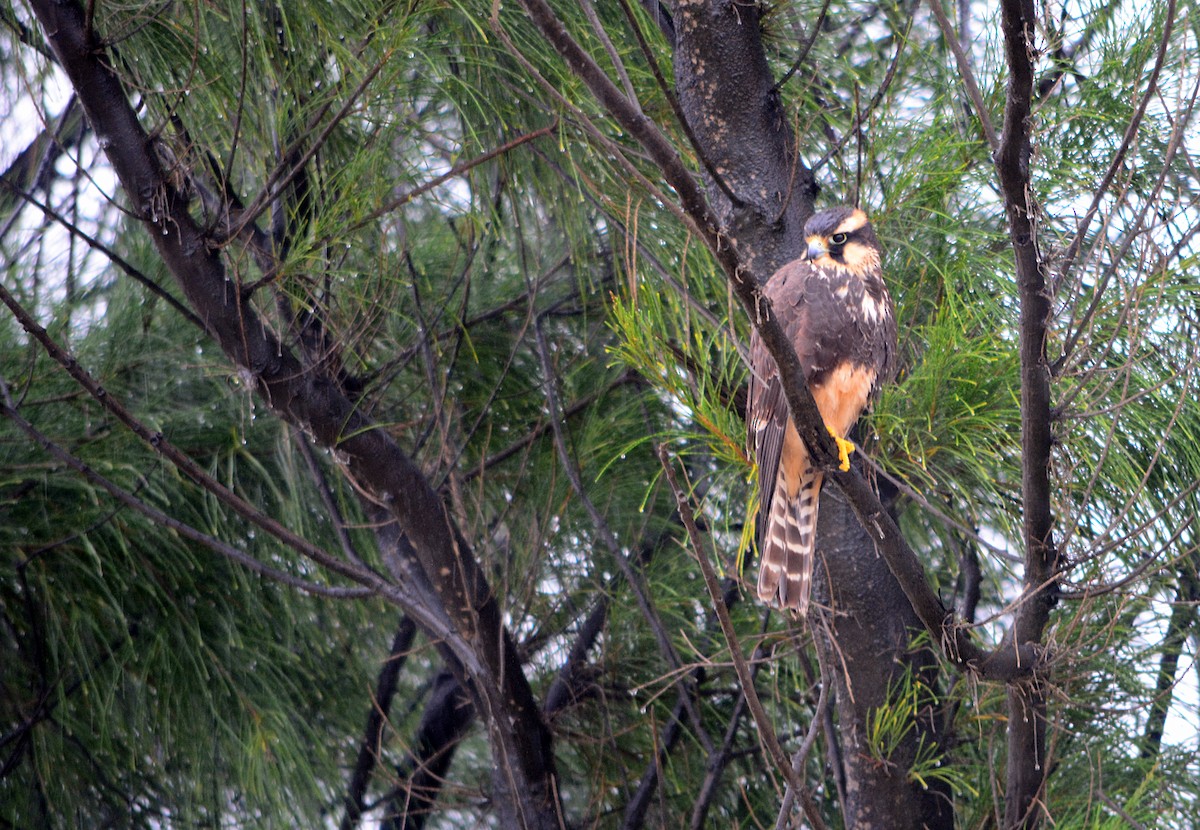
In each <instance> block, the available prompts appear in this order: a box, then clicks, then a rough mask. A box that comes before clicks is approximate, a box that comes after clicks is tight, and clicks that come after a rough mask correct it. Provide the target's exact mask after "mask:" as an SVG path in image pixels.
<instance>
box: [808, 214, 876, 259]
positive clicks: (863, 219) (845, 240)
mask: <svg viewBox="0 0 1200 830" xmlns="http://www.w3.org/2000/svg"><path fill="white" fill-rule="evenodd" d="M804 241H805V243H806V244H807V245H808V252H807V254H806V256H805V258H806V259H807V260H809V261H810V262H811V263H812V264H813V265H817V266H824V267H827V268H840V269H845V270H849V271H853V272H854V273H856V274H862V273H864V272H866V271H867V270H868V269H870V268H878V267H879V255H880V248H879V239H878V238H877V237H876V236H875V231H874V230H872V229H871V222H870V220H868V219H867V214H865V213H863V212H862V211H861V210H859V209H858V208H852V207H837V208H830V209H829V210H823V211H821V212H820V213H817V214H814V215H813V216H812V217H811V218H810V219H809V220H808V222H806V223H805V225H804Z"/></svg>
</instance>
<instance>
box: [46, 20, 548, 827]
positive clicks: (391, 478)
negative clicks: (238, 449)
mask: <svg viewBox="0 0 1200 830" xmlns="http://www.w3.org/2000/svg"><path fill="white" fill-rule="evenodd" d="M32 6H33V10H34V13H35V15H36V16H37V18H38V21H39V23H40V25H41V26H42V29H43V31H44V32H45V33H46V36H47V39H48V40H49V41H50V43H51V46H52V47H53V49H54V52H55V54H56V55H57V56H58V59H59V63H60V64H61V66H62V67H63V71H64V73H65V74H66V76H67V78H68V79H69V81H70V82H71V85H72V86H73V87H74V88H75V89H76V91H77V92H78V93H79V96H80V102H81V103H82V105H83V107H84V111H85V113H86V114H87V116H88V119H89V121H90V122H91V125H92V128H93V130H94V131H95V133H96V135H97V138H98V140H99V142H100V144H101V146H102V147H104V148H105V150H106V152H107V154H108V157H109V160H110V161H111V162H112V164H113V168H114V169H115V171H116V174H117V177H118V179H119V180H120V182H121V185H122V187H123V189H124V191H125V193H126V194H127V196H128V198H129V201H130V209H131V213H132V214H133V215H134V216H136V217H138V218H140V219H141V220H142V221H143V222H144V223H145V224H146V226H147V229H148V230H149V231H150V234H149V235H150V237H151V238H152V239H153V242H154V245H155V247H156V249H157V251H158V253H159V255H160V256H161V257H162V259H163V261H164V263H165V264H166V266H167V268H168V269H169V270H170V272H171V273H172V275H173V276H174V277H175V279H176V280H177V281H178V282H179V284H180V287H181V288H182V289H183V292H184V295H185V296H186V297H187V300H188V302H189V303H190V305H191V306H192V308H193V309H194V310H195V311H196V312H197V313H198V314H199V316H200V317H201V319H203V320H204V323H205V328H206V329H207V331H208V332H209V334H210V335H211V336H212V337H214V338H215V339H216V340H217V341H218V342H219V343H220V345H221V348H222V349H223V350H224V351H225V353H226V354H227V355H228V356H229V358H230V359H231V360H232V361H233V362H234V363H235V364H236V365H237V366H239V367H240V368H241V370H242V371H243V372H245V373H246V376H247V377H248V378H249V379H252V381H253V383H254V384H255V386H256V387H257V389H258V391H259V393H260V394H261V395H262V397H263V398H264V399H265V400H266V401H267V403H268V404H269V405H270V406H271V408H272V409H273V410H274V411H275V412H276V413H277V414H278V415H279V416H280V417H282V418H284V419H285V420H287V421H288V422H289V423H292V424H294V425H296V426H297V427H299V428H301V429H303V430H305V431H306V432H308V433H310V434H311V435H312V436H313V438H314V439H315V440H316V441H317V442H318V443H320V444H321V445H323V446H326V447H330V448H333V449H336V450H337V452H338V454H339V458H340V459H342V460H343V461H344V464H345V469H346V472H347V474H348V475H349V476H350V477H351V478H352V479H353V480H354V481H355V482H356V483H357V485H358V486H359V487H360V488H361V489H362V490H363V491H364V492H366V493H369V494H370V495H371V498H373V499H374V500H375V501H377V502H378V503H379V504H380V505H381V506H382V507H383V508H385V509H386V510H387V511H388V513H389V514H390V515H391V517H393V518H394V519H395V521H396V522H397V524H398V526H399V528H400V529H401V530H402V531H403V533H404V534H405V535H406V537H407V538H408V540H409V541H410V542H411V546H412V551H413V554H414V557H413V560H414V561H413V563H412V564H413V565H414V566H415V567H418V568H419V569H420V570H421V571H422V572H423V575H424V578H425V579H427V580H428V582H429V583H430V584H431V586H432V589H433V591H434V594H433V596H432V598H431V601H432V603H433V604H434V605H435V606H437V607H438V608H440V609H442V610H444V613H445V617H446V620H447V621H448V624H449V628H448V630H442V629H440V628H439V627H438V621H437V620H436V618H431V617H430V616H429V615H428V614H424V615H423V616H422V617H416V616H415V615H414V619H416V620H417V621H418V622H420V623H421V624H422V625H423V626H424V625H431V626H432V627H433V628H434V630H433V631H431V632H430V633H431V634H432V635H433V636H434V637H435V638H438V639H441V638H442V637H443V636H447V635H449V636H448V639H447V641H446V646H447V648H449V649H452V650H453V651H454V654H455V655H456V656H457V658H458V659H459V660H460V661H461V663H462V666H463V668H464V671H465V672H466V673H467V674H469V676H470V678H471V680H472V681H473V688H474V690H475V691H476V693H477V695H478V698H477V700H478V702H479V704H480V705H481V712H480V714H481V716H482V717H483V718H484V721H485V722H486V724H487V726H488V731H489V737H490V739H491V748H492V752H493V755H494V758H495V762H496V774H495V777H494V781H493V783H494V785H495V806H496V809H497V811H498V818H499V820H500V821H501V822H502V823H507V824H509V825H510V826H515V827H521V826H524V827H538V828H542V827H546V828H550V827H558V826H559V825H560V824H561V819H560V815H561V809H560V803H559V799H558V793H557V785H556V784H555V777H556V776H555V769H554V760H553V755H552V752H551V739H550V733H549V731H548V730H547V728H546V725H545V723H544V722H543V721H542V719H541V716H540V712H539V707H538V706H537V704H536V701H535V700H534V697H533V693H532V690H531V689H530V687H529V683H528V680H527V679H526V677H525V674H524V672H523V671H522V669H521V663H520V660H519V658H518V656H517V654H516V649H515V647H514V645H513V642H512V640H511V637H510V636H509V634H508V632H507V630H506V628H505V626H504V624H503V620H502V618H501V614H500V607H499V603H498V601H497V598H496V596H495V594H494V593H493V591H492V589H491V587H490V585H489V584H488V581H487V578H486V576H485V575H484V573H483V570H482V569H481V567H480V565H479V562H478V560H476V558H475V556H474V554H473V552H472V550H471V547H470V545H469V544H468V543H467V540H466V538H465V537H464V536H463V535H462V533H461V531H460V530H459V529H458V527H457V526H456V525H455V523H454V522H453V520H452V519H451V517H450V516H449V514H448V512H447V511H446V509H445V507H444V505H443V504H442V502H441V500H440V498H439V497H438V495H437V493H436V492H434V490H433V488H432V487H430V485H429V482H428V480H427V479H426V477H425V475H424V473H423V471H422V470H421V469H420V467H419V466H418V465H417V464H416V463H415V462H414V461H413V459H412V458H410V457H409V456H407V455H406V454H405V453H404V452H403V451H402V450H401V449H400V447H399V446H398V445H397V444H396V442H395V440H394V439H393V438H392V437H391V436H390V435H389V434H388V432H387V431H386V430H385V429H382V428H380V427H379V426H378V425H377V424H375V423H373V422H372V421H371V420H369V419H368V418H367V417H366V416H365V415H363V414H362V413H361V412H359V411H358V409H357V407H356V406H355V404H354V403H353V402H352V401H350V400H349V399H348V398H347V397H346V395H345V394H344V393H343V392H342V390H341V389H340V387H339V384H338V382H337V380H336V378H332V377H329V376H328V375H327V374H324V373H322V371H321V370H320V369H319V367H305V366H304V365H303V364H302V363H301V361H300V360H299V359H298V358H297V357H296V356H295V354H293V353H292V351H291V350H290V349H289V348H287V346H285V344H283V343H282V342H280V341H279V340H278V338H276V337H275V336H274V335H273V334H272V333H271V332H270V330H269V329H268V327H267V326H266V325H265V323H264V322H263V321H262V320H261V319H260V318H259V316H258V314H257V312H256V311H255V310H254V309H253V308H252V307H251V306H249V305H247V304H246V303H244V302H243V299H242V297H241V296H240V295H239V292H238V291H237V286H236V285H235V284H234V283H233V282H232V281H231V280H230V279H229V278H228V276H227V275H226V273H225V268H224V265H223V262H222V260H221V258H220V254H219V252H217V251H215V250H213V247H212V246H210V244H209V242H210V240H209V239H208V238H207V237H206V235H205V233H204V231H203V229H202V228H200V227H199V226H198V225H197V224H196V222H195V220H194V219H193V218H192V216H191V214H190V212H189V210H188V204H187V201H186V198H185V196H184V194H181V193H180V192H178V191H177V190H176V189H175V188H174V186H173V185H172V184H171V182H170V181H169V179H168V177H167V175H166V173H165V171H164V170H163V169H162V166H161V163H160V162H159V160H158V158H157V157H156V156H155V154H154V153H153V151H152V145H151V140H150V137H149V136H148V135H147V134H146V131H145V129H144V128H143V127H142V125H141V123H140V122H139V121H138V119H137V116H136V114H135V113H134V110H133V108H132V107H131V106H130V103H129V100H128V97H127V96H126V94H125V90H124V88H123V86H122V83H121V80H120V79H119V78H118V76H117V74H116V72H115V71H114V70H113V68H112V67H111V65H109V64H108V63H107V62H106V60H105V49H104V47H103V44H102V42H101V41H100V39H99V37H98V35H97V33H96V32H94V31H93V30H92V29H91V28H90V27H89V21H88V19H87V15H86V12H85V10H84V9H83V7H82V6H81V5H80V4H79V3H78V2H75V1H73V0H67V1H66V2H58V1H57V0H35V2H34V3H32ZM387 595H388V596H389V598H391V599H393V601H395V600H397V599H398V598H399V596H400V593H399V592H397V591H395V590H392V591H389V592H388V593H387ZM409 605H410V606H411V605H412V604H411V603H410V604H409ZM406 610H408V611H410V613H414V612H416V611H422V610H424V609H419V608H415V607H409V606H406Z"/></svg>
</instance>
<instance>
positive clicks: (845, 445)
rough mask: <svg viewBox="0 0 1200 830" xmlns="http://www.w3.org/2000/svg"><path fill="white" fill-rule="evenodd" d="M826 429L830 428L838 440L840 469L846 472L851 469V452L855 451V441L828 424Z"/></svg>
mask: <svg viewBox="0 0 1200 830" xmlns="http://www.w3.org/2000/svg"><path fill="white" fill-rule="evenodd" d="M825 429H827V430H829V434H830V435H832V436H833V440H834V441H837V448H838V458H839V459H841V463H840V464H838V469H840V470H841V471H842V472H843V473H844V472H846V471H848V470H849V469H850V454H851V453H852V452H854V442H853V441H847V440H846V439H845V438H843V437H841V436H840V435H838V434H837V433H836V432H834V431H833V430H832V429H829V427H828V426H826V427H825Z"/></svg>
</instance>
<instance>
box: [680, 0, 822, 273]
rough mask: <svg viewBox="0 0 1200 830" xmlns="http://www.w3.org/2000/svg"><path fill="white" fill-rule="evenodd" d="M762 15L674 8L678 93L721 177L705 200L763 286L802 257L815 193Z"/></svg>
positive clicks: (750, 9) (705, 5) (720, 5)
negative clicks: (774, 70)
mask: <svg viewBox="0 0 1200 830" xmlns="http://www.w3.org/2000/svg"><path fill="white" fill-rule="evenodd" d="M763 8H764V7H763V6H761V5H758V4H751V3H736V2H727V0H719V1H718V2H710V0H698V1H697V0H692V1H691V2H683V3H678V4H677V5H676V9H675V18H674V20H675V30H676V46H675V61H674V62H675V85H676V88H677V90H678V94H679V103H680V105H681V107H682V110H683V113H684V115H685V116H686V118H687V119H688V124H689V126H690V128H691V132H692V135H693V136H694V137H695V139H696V141H697V143H698V145H699V146H698V147H697V148H696V150H697V152H698V153H699V154H700V155H701V156H702V157H703V158H704V159H705V160H706V161H707V162H708V166H709V167H711V169H712V170H713V171H714V173H715V174H716V175H717V176H719V177H720V181H719V182H714V181H709V182H708V199H709V203H710V204H711V205H712V206H713V210H714V213H715V214H716V216H717V219H718V221H719V222H720V225H721V228H722V231H723V233H724V234H727V235H728V236H729V237H730V238H731V239H732V240H734V242H735V243H736V245H737V249H738V252H739V254H740V257H741V263H742V266H743V268H744V269H745V270H746V271H748V272H749V273H751V274H753V275H754V277H755V278H756V279H757V280H758V282H759V283H762V282H764V281H765V280H766V278H767V277H769V276H771V274H773V273H775V271H776V270H778V269H779V267H780V266H782V265H784V264H785V263H787V262H790V261H791V260H793V259H795V258H796V257H797V256H799V255H800V245H801V242H802V239H801V236H802V231H803V228H804V221H805V220H806V219H807V218H808V217H809V216H810V215H812V213H813V201H814V199H815V198H816V195H817V191H818V187H817V184H816V180H815V179H814V178H813V174H812V171H811V170H810V169H809V168H808V167H807V166H806V165H805V164H804V162H803V160H802V159H801V151H800V148H798V147H797V146H796V139H795V135H794V133H793V132H792V129H791V124H790V122H789V121H788V116H787V113H786V112H785V111H784V108H783V105H782V102H781V100H780V97H779V91H778V89H776V86H775V79H774V78H773V77H772V75H771V71H770V67H769V66H768V65H767V59H766V55H765V53H764V52H763V45H762V29H761V17H762V14H763Z"/></svg>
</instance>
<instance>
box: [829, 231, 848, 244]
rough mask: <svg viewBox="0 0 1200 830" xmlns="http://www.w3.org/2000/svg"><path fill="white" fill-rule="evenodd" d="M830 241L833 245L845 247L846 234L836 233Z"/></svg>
mask: <svg viewBox="0 0 1200 830" xmlns="http://www.w3.org/2000/svg"><path fill="white" fill-rule="evenodd" d="M829 241H830V243H831V244H833V245H845V244H846V234H844V233H835V234H834V235H833V236H831V237H829Z"/></svg>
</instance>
